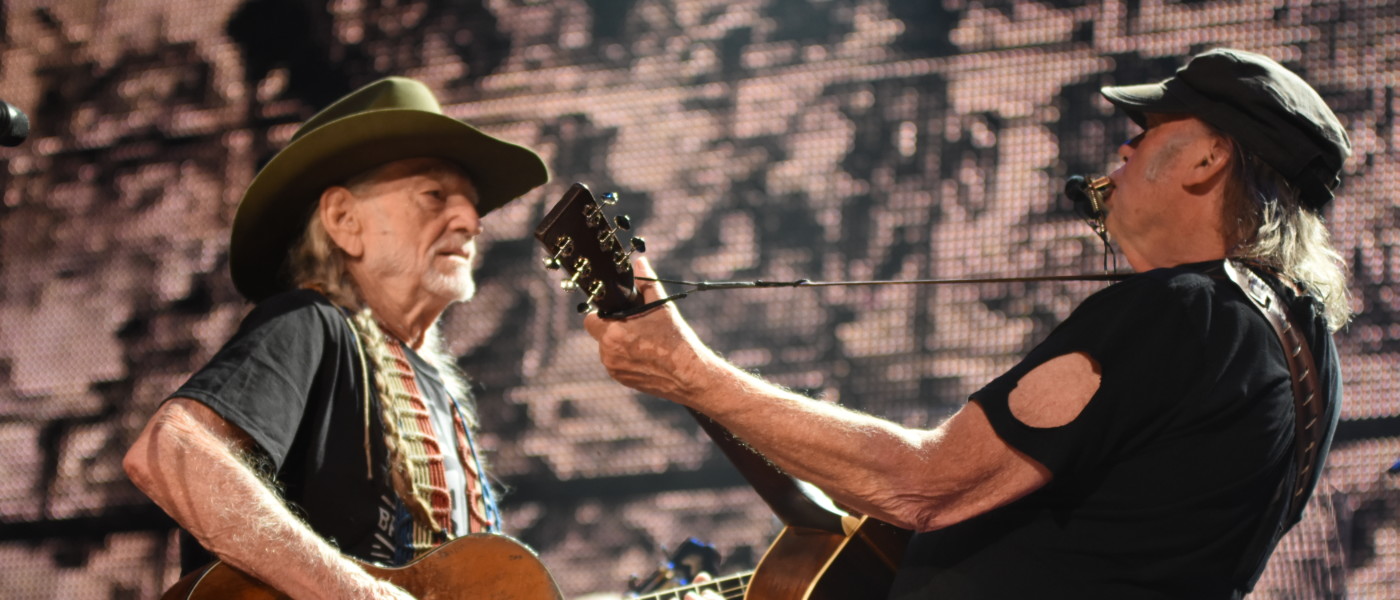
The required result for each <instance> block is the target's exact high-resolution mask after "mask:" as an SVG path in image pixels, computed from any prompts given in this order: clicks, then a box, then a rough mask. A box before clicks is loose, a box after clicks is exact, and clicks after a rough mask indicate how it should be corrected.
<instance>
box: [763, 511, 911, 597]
mask: <svg viewBox="0 0 1400 600" xmlns="http://www.w3.org/2000/svg"><path fill="white" fill-rule="evenodd" d="M909 536H910V532H909V531H908V530H906V529H900V528H898V527H894V526H893V525H889V524H887V523H884V522H881V521H878V520H875V519H872V518H870V517H861V518H860V521H859V523H858V524H856V525H855V530H854V531H852V532H851V533H850V534H848V535H839V534H835V533H831V532H828V531H823V530H818V529H809V528H805V527H795V526H791V525H789V526H787V527H785V528H783V531H782V532H781V533H779V534H778V538H777V539H775V540H773V543H772V544H771V545H770V546H769V547H768V552H766V553H764V555H763V558H762V559H761V560H760V561H759V563H758V568H756V569H754V572H753V577H752V579H751V580H750V581H749V585H748V590H747V591H746V592H745V593H744V599H745V600H849V599H850V598H884V597H885V596H886V595H888V594H889V591H890V585H891V584H893V583H894V575H895V573H896V572H897V571H898V569H899V561H900V558H901V557H902V556H903V555H904V547H905V546H906V545H907V544H908V543H909Z"/></svg>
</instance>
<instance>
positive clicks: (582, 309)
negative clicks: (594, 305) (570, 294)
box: [574, 302, 588, 314]
mask: <svg viewBox="0 0 1400 600" xmlns="http://www.w3.org/2000/svg"><path fill="white" fill-rule="evenodd" d="M574 310H576V311H578V314H583V313H586V312H588V303H587V302H580V303H578V306H575V307H574Z"/></svg>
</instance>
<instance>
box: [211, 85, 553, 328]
mask: <svg viewBox="0 0 1400 600" xmlns="http://www.w3.org/2000/svg"><path fill="white" fill-rule="evenodd" d="M417 157H436V158H444V159H447V160H450V161H452V162H454V163H456V164H458V165H460V166H461V167H462V168H463V169H464V170H465V171H466V173H467V175H468V176H469V177H470V178H471V180H472V183H473V184H475V185H476V189H477V192H478V193H479V194H480V199H479V201H478V203H477V211H478V212H479V213H480V214H481V215H483V216H484V215H486V213H489V212H491V211H492V210H494V209H496V208H498V207H500V206H501V205H503V204H505V203H507V202H510V201H511V200H513V199H515V198H518V197H520V196H521V195H524V194H525V193H526V192H529V191H530V190H532V189H534V188H536V187H538V186H540V185H543V184H544V183H545V182H547V181H549V171H548V170H547V169H545V166H544V162H543V161H541V160H540V157H539V155H537V154H535V153H534V152H533V151H532V150H530V149H529V148H526V147H524V146H518V145H515V144H512V143H510V142H506V141H504V140H501V139H498V138H495V137H491V136H489V135H486V134H485V133H482V132H481V131H479V130H477V129H476V128H475V127H472V126H470V125H467V124H466V123H463V122H461V121H458V120H457V119H453V118H452V117H448V116H446V115H444V114H442V107H441V106H440V105H438V102H437V99H436V98H434V97H433V93H432V91H431V90H429V89H428V86H426V85H423V84H422V83H420V82H418V81H414V80H412V79H406V78H403V77H389V78H385V79H381V80H379V81H376V82H374V83H371V84H369V85H367V86H365V87H362V88H360V89H358V90H355V91H354V92H351V93H350V94H349V95H347V96H345V97H344V98H341V99H340V100H337V101H336V102H335V103H334V104H332V105H330V106H328V107H326V109H325V110H322V111H321V112H319V113H316V116H313V117H311V119H310V120H308V121H307V122H306V123H305V124H303V125H302V126H301V128H300V129H298V130H297V132H296V133H295V134H293V135H292V141H291V143H289V144H287V147H286V148H283V149H282V151H281V152H278V153H277V155H276V156H273V157H272V160H270V161H268V163H267V165H266V166H264V167H263V168H262V170H261V171H259V172H258V174H257V176H256V177H254V178H253V182H252V183H251V184H249V185H248V191H247V192H245V193H244V194H243V201H242V202H240V203H239V205H238V213H237V214H236V215H235V216H234V219H233V233H232V236H231V239H230V242H229V271H230V273H231V274H232V276H233V285H234V287H236V288H238V291H239V293H241V294H243V296H244V297H246V298H248V299H249V300H252V301H254V302H257V301H259V300H262V299H264V298H266V297H268V296H271V295H272V294H275V293H277V292H280V291H283V290H287V289H290V288H291V287H292V282H291V281H290V280H288V273H287V272H286V266H285V265H286V261H287V255H288V253H289V251H290V250H291V247H292V245H293V244H295V243H296V241H297V239H298V238H300V237H301V234H302V231H303V230H304V229H305V227H306V221H307V219H308V218H309V217H310V214H311V210H312V207H314V206H315V205H316V202H317V201H318V200H319V199H320V197H321V192H322V191H323V190H325V189H326V188H327V187H330V186H333V185H338V184H342V183H344V182H345V181H346V180H348V179H350V178H351V177H354V176H356V175H358V174H360V173H363V172H365V171H367V170H369V169H372V168H374V167H377V166H379V165H382V164H385V163H389V162H393V161H396V160H401V159H405V158H417Z"/></svg>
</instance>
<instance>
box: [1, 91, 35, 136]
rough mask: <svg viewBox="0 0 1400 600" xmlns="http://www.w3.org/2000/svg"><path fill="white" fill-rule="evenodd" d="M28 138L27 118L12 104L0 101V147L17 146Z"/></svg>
mask: <svg viewBox="0 0 1400 600" xmlns="http://www.w3.org/2000/svg"><path fill="white" fill-rule="evenodd" d="M27 137H29V117H28V116H26V115H25V114H24V111H22V110H20V109H19V108H18V107H16V106H15V105H13V104H10V103H9V102H6V101H4V100H0V146H18V145H20V143H22V142H23V141H24V139H25V138H27Z"/></svg>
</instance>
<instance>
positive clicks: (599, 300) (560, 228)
mask: <svg viewBox="0 0 1400 600" xmlns="http://www.w3.org/2000/svg"><path fill="white" fill-rule="evenodd" d="M616 202H617V195H616V194H604V196H603V201H602V202H599V201H598V199H596V198H594V197H593V193H592V192H590V191H589V190H588V186H586V185H584V184H582V183H575V184H574V185H573V186H571V187H570V188H569V191H567V192H565V193H564V197H563V198H560V199H559V202H558V204H555V205H554V208H552V209H550V211H549V214H547V215H545V217H544V219H542V220H541V221H540V224H539V225H538V226H536V227H535V239H537V240H539V241H540V243H541V244H544V248H545V254H546V255H548V258H546V259H545V267H547V268H549V269H554V270H562V271H563V272H564V273H565V274H567V275H568V278H567V279H565V280H564V281H563V282H562V284H561V285H562V286H563V287H564V288H565V289H577V290H580V291H582V292H583V293H584V294H585V295H586V296H587V297H588V299H587V301H586V302H583V303H581V304H579V312H583V311H585V310H588V308H589V307H590V306H592V307H594V308H596V309H598V311H599V312H600V313H604V314H606V313H611V312H616V311H620V310H625V309H628V308H633V307H636V306H639V305H641V304H642V296H641V294H640V293H638V292H637V287H636V284H635V282H634V281H633V278H632V252H645V251H646V241H645V240H643V239H642V238H639V237H633V238H632V239H631V241H630V242H629V244H628V245H627V246H626V247H624V246H623V244H622V240H621V239H619V238H618V232H619V231H626V230H628V229H629V228H630V227H631V224H630V223H629V222H628V219H627V217H626V216H625V215H624V216H619V217H617V218H615V219H613V220H612V221H609V220H608V216H607V213H606V212H604V210H603V205H604V204H614V203H616Z"/></svg>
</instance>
